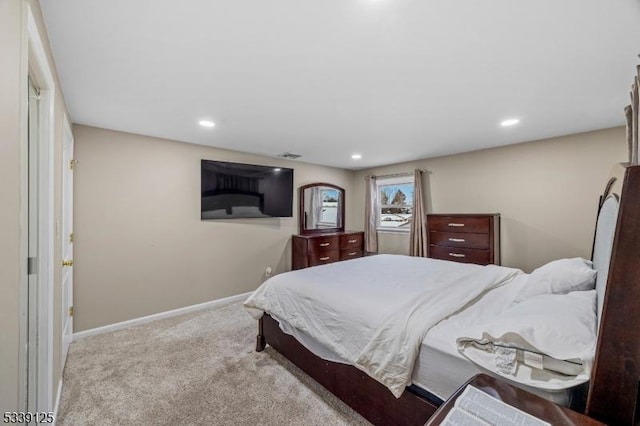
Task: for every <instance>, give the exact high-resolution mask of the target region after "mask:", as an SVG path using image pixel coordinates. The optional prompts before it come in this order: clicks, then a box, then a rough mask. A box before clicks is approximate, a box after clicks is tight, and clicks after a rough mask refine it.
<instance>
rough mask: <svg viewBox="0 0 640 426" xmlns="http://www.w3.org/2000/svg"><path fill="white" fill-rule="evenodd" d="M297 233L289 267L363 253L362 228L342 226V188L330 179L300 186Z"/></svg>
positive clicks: (314, 264) (351, 257) (294, 267)
mask: <svg viewBox="0 0 640 426" xmlns="http://www.w3.org/2000/svg"><path fill="white" fill-rule="evenodd" d="M298 201H299V203H300V212H299V222H300V233H299V234H297V235H293V237H292V262H291V265H292V268H293V269H303V268H308V267H309V266H316V265H322V264H325V263H332V262H338V261H341V260H348V259H354V258H357V257H362V256H363V255H364V232H362V231H345V230H344V206H345V191H344V189H343V188H340V187H339V186H336V185H332V184H330V183H323V182H317V183H311V184H308V185H304V186H302V187H300V193H299V197H298Z"/></svg>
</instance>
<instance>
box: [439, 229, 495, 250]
mask: <svg viewBox="0 0 640 426" xmlns="http://www.w3.org/2000/svg"><path fill="white" fill-rule="evenodd" d="M429 244H432V245H436V246H447V247H465V248H474V249H484V250H488V249H489V234H471V233H461V232H433V231H431V232H429Z"/></svg>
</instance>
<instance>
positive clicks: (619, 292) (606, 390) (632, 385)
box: [586, 166, 640, 425]
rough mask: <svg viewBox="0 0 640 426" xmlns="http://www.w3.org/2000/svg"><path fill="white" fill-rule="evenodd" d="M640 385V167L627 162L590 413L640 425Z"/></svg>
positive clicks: (608, 419)
mask: <svg viewBox="0 0 640 426" xmlns="http://www.w3.org/2000/svg"><path fill="white" fill-rule="evenodd" d="M639 388H640V166H626V167H625V171H624V179H623V182H622V191H621V194H620V207H619V212H618V221H617V224H616V231H615V236H614V239H613V249H612V253H611V264H610V267H609V277H608V280H607V287H606V290H605V296H604V308H603V311H602V317H601V320H600V329H599V332H598V343H597V347H596V357H595V363H594V367H593V371H592V374H591V382H590V385H589V394H588V396H587V407H586V414H587V415H588V416H590V417H593V418H595V419H597V420H600V421H603V422H605V423H608V424H623V425H635V424H636V422H638V421H639V420H640V419H639V418H638V417H639V416H638V414H639V413H638V411H639V405H640V404H639V402H638V398H639V396H640V393H639V390H640V389H639Z"/></svg>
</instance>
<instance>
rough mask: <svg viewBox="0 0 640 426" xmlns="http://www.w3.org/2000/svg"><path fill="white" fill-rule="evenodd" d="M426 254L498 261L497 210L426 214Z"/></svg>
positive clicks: (469, 260) (483, 262)
mask: <svg viewBox="0 0 640 426" xmlns="http://www.w3.org/2000/svg"><path fill="white" fill-rule="evenodd" d="M427 231H428V232H429V245H428V247H427V257H431V258H433V259H442V260H452V261H454V262H462V263H477V264H479V265H488V264H490V263H493V264H496V265H499V264H500V214H498V213H493V214H428V215H427Z"/></svg>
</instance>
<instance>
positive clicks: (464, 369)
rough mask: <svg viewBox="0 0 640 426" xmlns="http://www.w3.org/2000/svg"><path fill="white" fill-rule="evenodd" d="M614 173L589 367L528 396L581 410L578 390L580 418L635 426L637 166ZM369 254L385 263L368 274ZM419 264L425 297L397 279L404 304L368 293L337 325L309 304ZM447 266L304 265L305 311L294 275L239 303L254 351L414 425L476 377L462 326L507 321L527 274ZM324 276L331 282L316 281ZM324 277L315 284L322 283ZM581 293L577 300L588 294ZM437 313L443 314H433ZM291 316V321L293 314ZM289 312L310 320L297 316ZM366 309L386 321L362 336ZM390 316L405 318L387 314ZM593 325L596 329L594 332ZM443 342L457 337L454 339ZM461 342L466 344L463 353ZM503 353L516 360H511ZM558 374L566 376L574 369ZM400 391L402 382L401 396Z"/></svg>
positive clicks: (474, 347) (600, 233)
mask: <svg viewBox="0 0 640 426" xmlns="http://www.w3.org/2000/svg"><path fill="white" fill-rule="evenodd" d="M621 171H622V172H623V174H624V184H623V187H622V190H621V198H620V199H618V196H617V192H620V191H618V190H616V189H612V188H611V186H610V185H607V190H606V191H605V192H606V193H605V194H604V195H603V197H602V200H601V201H602V202H601V203H600V214H599V219H598V224H597V228H596V237H595V242H594V256H593V269H595V271H597V276H596V277H595V280H596V289H595V290H593V295H592V296H591V297H593V301H594V304H596V309H595V310H596V315H595V316H594V319H593V321H594V322H595V324H597V330H598V333H597V340H596V338H595V335H594V343H593V344H595V359H593V360H591V359H585V361H584V364H580V368H579V369H578V370H579V371H577V372H576V374H575V375H573V376H572V378H573V379H572V380H573V382H571V383H570V385H572V386H562V385H557V386H556V385H554V386H550V387H547V389H539V388H538V387H532V388H528V390H533V391H534V392H536V393H538V394H541V395H543V396H544V397H546V398H548V399H551V400H553V401H556V402H559V403H561V404H565V405H567V404H573V406H574V407H579V406H580V404H579V403H578V404H577V403H576V401H577V400H580V398H579V395H580V390H582V389H586V386H588V392H586V391H585V392H584V393H586V398H585V399H586V407H585V408H584V410H585V412H586V414H587V415H589V416H592V417H594V418H596V419H598V420H602V421H605V422H607V423H616V424H633V422H634V418H635V416H636V406H637V399H638V383H639V377H640V373H639V370H640V362H639V359H638V358H639V354H638V352H639V350H638V348H639V347H640V346H639V345H640V335H639V334H640V333H634V332H633V330H634V329H638V326H639V325H640V313H636V312H634V309H633V308H634V303H633V300H640V258H639V256H640V255H639V253H640V167H639V166H630V167H623V168H621ZM375 258H378V261H379V262H382V263H385V262H387V263H388V264H387V265H386V266H385V267H383V268H381V269H380V268H379V269H376V266H375V264H376V261H375ZM421 261H424V262H426V261H429V262H426V263H424V268H426V269H428V270H429V274H431V275H433V274H435V275H436V276H438V277H440V278H439V279H437V280H435V281H436V282H435V284H433V285H432V284H429V286H428V287H430V288H429V289H427V290H424V289H421V290H420V291H418V290H417V284H406V283H405V278H403V279H402V280H401V282H395V283H394V285H395V286H399V287H403V286H404V287H407V288H405V289H403V291H405V290H408V293H407V294H409V296H408V297H406V298H403V299H402V300H395V299H394V298H393V293H394V291H396V289H395V288H393V289H392V290H391V291H390V293H389V294H388V295H386V297H385V294H384V292H382V293H380V294H378V297H381V296H382V299H379V300H382V301H383V302H386V303H383V302H377V303H378V304H377V305H376V302H375V300H376V299H375V298H373V299H371V300H369V299H367V300H368V302H367V304H366V308H364V307H363V308H349V307H344V308H343V312H347V313H348V314H349V315H352V316H351V317H348V318H343V317H342V313H339V311H340V309H338V308H335V309H334V308H332V307H331V306H333V305H327V306H328V308H327V306H318V307H317V309H315V308H314V304H315V303H317V300H323V299H326V300H327V301H328V302H327V303H329V302H330V301H331V300H333V303H335V304H336V306H339V305H341V304H344V301H346V300H349V299H354V298H355V297H357V295H358V294H364V293H368V291H367V290H366V284H367V282H369V281H370V282H375V281H381V282H384V281H385V280H386V281H387V282H388V281H390V280H391V281H392V277H393V274H391V275H389V274H387V275H385V272H384V270H385V268H388V267H389V265H390V264H393V267H395V268H402V267H406V269H407V270H410V271H414V272H411V273H409V275H410V276H413V278H415V279H416V282H420V280H421V279H423V276H422V275H420V274H421V273H420V272H415V271H419V270H420V268H416V269H415V270H414V269H412V268H413V266H411V265H413V264H415V263H418V262H421ZM389 262H390V263H389ZM449 263H450V262H446V261H436V260H430V259H423V260H420V259H415V258H410V259H400V260H399V261H398V262H395V260H394V262H391V261H390V260H389V258H388V257H387V256H382V257H380V256H374V257H371V258H363V259H355V260H351V261H347V262H341V263H339V264H334V265H324V266H320V267H316V268H309V269H308V270H306V271H311V275H312V277H311V279H312V280H313V279H316V280H317V281H318V283H317V284H318V286H316V287H311V288H312V292H314V291H315V292H316V293H318V295H319V296H320V299H313V300H314V302H313V303H311V304H309V303H307V304H305V303H303V302H304V301H305V299H309V297H307V296H306V295H304V294H303V295H302V297H301V299H302V302H298V301H296V300H298V299H295V298H294V294H293V293H297V292H298V290H297V289H296V286H295V282H296V280H297V279H299V278H300V275H299V274H300V272H303V271H295V274H294V273H293V272H292V273H288V274H289V275H287V274H282V276H284V277H283V278H281V279H280V280H281V281H287V280H290V281H291V283H290V285H289V286H288V290H287V291H285V292H284V296H279V297H282V298H281V299H279V300H276V301H275V302H273V301H271V302H268V300H269V299H268V295H267V294H264V293H265V292H267V293H268V291H262V292H261V291H257V292H256V293H254V295H252V297H251V298H250V299H249V300H248V301H247V302H248V303H247V304H246V305H245V306H248V307H249V308H250V309H253V310H254V312H253V314H254V315H255V316H256V317H260V319H259V325H258V328H259V331H258V337H257V350H259V351H260V350H263V349H264V347H265V345H266V344H269V345H271V346H272V347H273V348H274V349H276V350H277V351H278V352H280V353H282V354H283V355H284V356H285V357H287V358H288V359H290V360H291V361H292V362H293V363H294V364H296V365H297V366H298V367H300V368H301V369H302V370H303V371H305V372H306V373H307V374H309V375H310V376H312V377H313V378H314V379H316V380H317V381H318V382H319V383H320V384H322V385H323V386H324V387H326V388H327V389H328V390H329V391H331V392H332V393H334V394H335V395H336V396H338V397H339V398H340V399H342V400H343V401H344V402H346V403H347V404H348V405H350V406H351V407H352V408H354V409H355V410H356V411H358V412H359V413H361V414H362V415H363V416H364V417H365V418H367V419H368V420H369V421H371V422H372V423H374V424H424V422H425V421H426V420H427V419H428V418H429V417H430V416H431V414H432V413H433V412H434V411H435V409H436V408H437V407H438V406H439V405H440V404H441V403H442V400H443V399H445V398H447V397H448V396H449V395H450V394H451V393H452V392H453V391H455V389H456V388H457V386H459V385H460V384H462V383H464V382H465V381H466V380H467V379H468V378H470V377H471V376H473V375H474V374H476V373H477V372H479V371H483V370H482V369H483V368H484V365H483V363H482V357H483V356H484V355H483V352H482V351H479V350H480V349H481V346H482V344H479V343H482V342H481V341H480V340H478V339H475V340H474V339H473V338H471V337H469V338H468V340H464V339H465V333H467V331H466V330H468V328H467V326H469V327H470V328H473V327H471V326H473V325H474V324H475V323H478V322H482V321H485V320H487V321H488V320H489V319H490V316H491V315H494V316H496V315H500V314H501V312H498V311H505V313H507V311H508V310H509V309H511V308H510V306H511V305H512V301H513V298H514V295H516V294H519V293H520V292H522V291H523V290H524V289H526V281H527V276H526V274H522V273H521V272H518V271H515V270H511V269H510V268H500V269H499V270H498V269H497V268H498V267H495V268H496V269H490V270H489V271H487V270H486V269H481V268H485V267H480V266H476V265H472V266H467V267H465V268H463V269H460V264H455V266H452V265H449ZM336 268H337V269H341V271H338V272H341V274H336V273H334V271H333V270H334V269H336ZM343 269H344V270H343ZM328 270H330V272H329V274H328V275H324V272H326V271H328ZM367 271H368V272H367ZM345 273H346V274H347V275H348V276H350V277H357V278H358V280H359V285H356V286H355V287H350V285H349V286H348V285H346V284H344V283H341V282H339V281H336V280H335V279H333V280H328V281H327V280H326V276H333V277H335V276H337V275H340V276H344V275H345ZM367 273H368V274H370V275H367ZM296 274H298V275H296ZM323 280H325V281H324V285H325V287H322V282H323ZM358 280H356V281H358ZM469 280H473V283H474V285H473V286H471V287H469V286H468V285H467V284H465V281H469ZM341 286H343V287H344V288H345V289H346V291H347V292H346V293H343V294H342V296H341V295H340V294H341V293H340V292H339V291H340V287H341ZM432 286H433V288H431V287H432ZM261 288H262V287H261ZM314 289H315V290H314ZM259 290H260V289H259ZM325 290H326V291H325ZM305 291H307V290H305ZM398 291H399V290H398ZM412 292H413V293H412ZM325 293H327V295H325ZM576 293H580V292H576ZM570 294H573V293H570ZM299 296H300V295H298V296H296V297H299ZM579 296H580V297H583V296H585V297H586V292H584V294H583V293H580V294H579ZM299 299H300V298H299ZM446 300H448V301H446ZM550 300H551V299H550ZM554 300H555V299H554ZM563 300H564V299H563ZM596 300H597V302H595V301H596ZM445 301H446V303H445ZM307 302H308V300H307ZM323 303H324V302H323ZM563 303H566V302H565V301H563ZM576 303H577V302H576ZM523 304H525V303H522V304H521V305H523ZM387 305H397V306H395V308H394V309H393V312H391V311H389V312H388V311H387ZM443 305H446V309H444V308H442V306H443ZM345 306H347V305H345ZM355 306H359V305H357V304H356V305H355ZM571 306H573V305H569V308H568V309H570V308H571ZM489 307H490V308H491V309H489ZM327 310H329V313H330V315H329V319H328V320H327V319H326V318H325V319H323V318H320V317H319V315H325V314H322V312H324V311H327ZM436 311H437V312H436ZM292 312H293V313H295V315H291V313H292ZM299 312H305V313H306V314H309V316H308V317H304V316H302V315H297V313H299ZM371 312H374V313H375V312H378V314H379V317H382V318H384V321H382V320H381V321H380V322H379V323H377V324H376V326H375V327H369V328H370V329H368V330H366V324H367V322H366V321H365V319H366V318H367V317H371V316H372V315H373V314H372V313H371ZM397 312H401V313H407V312H408V313H410V314H407V315H405V314H402V315H400V317H397ZM263 313H264V314H263ZM392 313H393V315H392ZM374 317H375V316H374ZM387 319H388V320H387ZM413 322H415V323H418V324H420V327H422V328H420V329H419V331H414V327H404V328H403V324H410V323H413ZM351 323H358V326H361V325H363V324H365V325H364V327H365V331H362V332H359V331H358V330H359V329H358V328H351V329H349V328H348V327H351V325H349V324H351ZM360 323H361V324H360ZM336 324H338V325H341V326H342V325H345V324H346V326H345V327H347V334H346V336H342V335H340V334H336V333H337V331H336V330H338V328H340V327H338V326H337V325H336ZM380 324H384V326H380ZM323 327H325V328H323ZM592 328H593V329H594V330H595V329H596V327H595V326H594V327H592ZM316 329H317V330H316ZM318 330H319V331H318ZM316 332H318V333H319V334H318V333H316ZM341 332H342V331H341ZM399 334H408V335H412V336H413V335H415V336H413V339H414V340H413V341H412V342H413V343H411V344H409V345H407V344H406V342H405V341H400V342H398V341H397V339H396V336H397V335H399ZM594 334H595V331H594ZM451 335H456V337H457V338H456V340H455V343H453V342H452V340H451V338H450V336H451ZM312 336H313V337H312ZM472 337H473V336H472ZM476 337H477V336H476ZM461 339H462V340H461ZM371 341H376V342H378V343H376V345H378V346H377V347H374V348H371V349H372V350H371V351H366V352H362V351H360V349H362V347H363V345H364V346H367V345H368V342H371ZM416 341H417V342H418V344H415V342H416ZM403 342H405V343H403ZM469 342H471V343H469ZM467 344H468V347H467V346H465V345H467ZM405 346H408V347H409V350H407V351H405V352H406V353H405V352H402V351H401V352H400V353H399V354H396V353H395V352H393V355H390V354H392V351H390V350H387V349H389V348H392V347H403V348H404V347H405ZM414 346H415V351H414V349H413V347H414ZM367 347H368V346H367ZM405 349H406V348H405ZM525 349H527V348H525ZM478 351H479V352H478ZM414 352H415V354H414ZM363 353H364V354H365V355H364V356H363ZM407 353H408V354H409V355H407ZM478 353H479V354H480V355H478ZM412 354H413V355H415V356H413V355H412ZM461 354H462V355H464V356H462V355H461ZM469 354H474V355H469ZM508 355H509V356H513V357H515V356H516V355H513V353H509V354H508ZM518 356H520V355H518ZM474 357H476V358H477V359H473V358H474ZM406 358H408V361H407V359H406ZM511 359H512V360H513V359H516V358H511ZM470 360H473V362H470ZM536 362H537V361H536ZM540 362H542V361H540ZM545 362H546V360H545ZM405 364H406V365H408V366H410V367H411V369H410V370H409V371H408V372H407V371H406V370H405V369H399V368H397V367H398V366H399V365H401V366H405ZM562 368H565V367H564V366H561V369H560V370H558V371H562ZM567 368H572V365H569V367H567ZM580 369H582V370H584V372H582V370H580ZM523 370H526V369H523ZM519 371H520V370H519ZM582 373H585V374H586V376H585V374H582ZM554 374H555V373H554ZM580 374H582V375H580ZM565 375H566V373H562V374H559V375H557V376H558V377H557V378H554V379H553V380H562V377H564V376H565ZM576 378H577V379H576ZM589 378H590V381H588V383H587V380H588V379H589ZM553 380H551V381H550V383H552V382H553ZM553 383H555V382H553ZM405 385H409V386H407V387H406V389H405ZM522 386H525V387H526V386H527V385H526V383H525V384H523V385H522ZM566 388H569V390H568V391H567V390H566Z"/></svg>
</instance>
